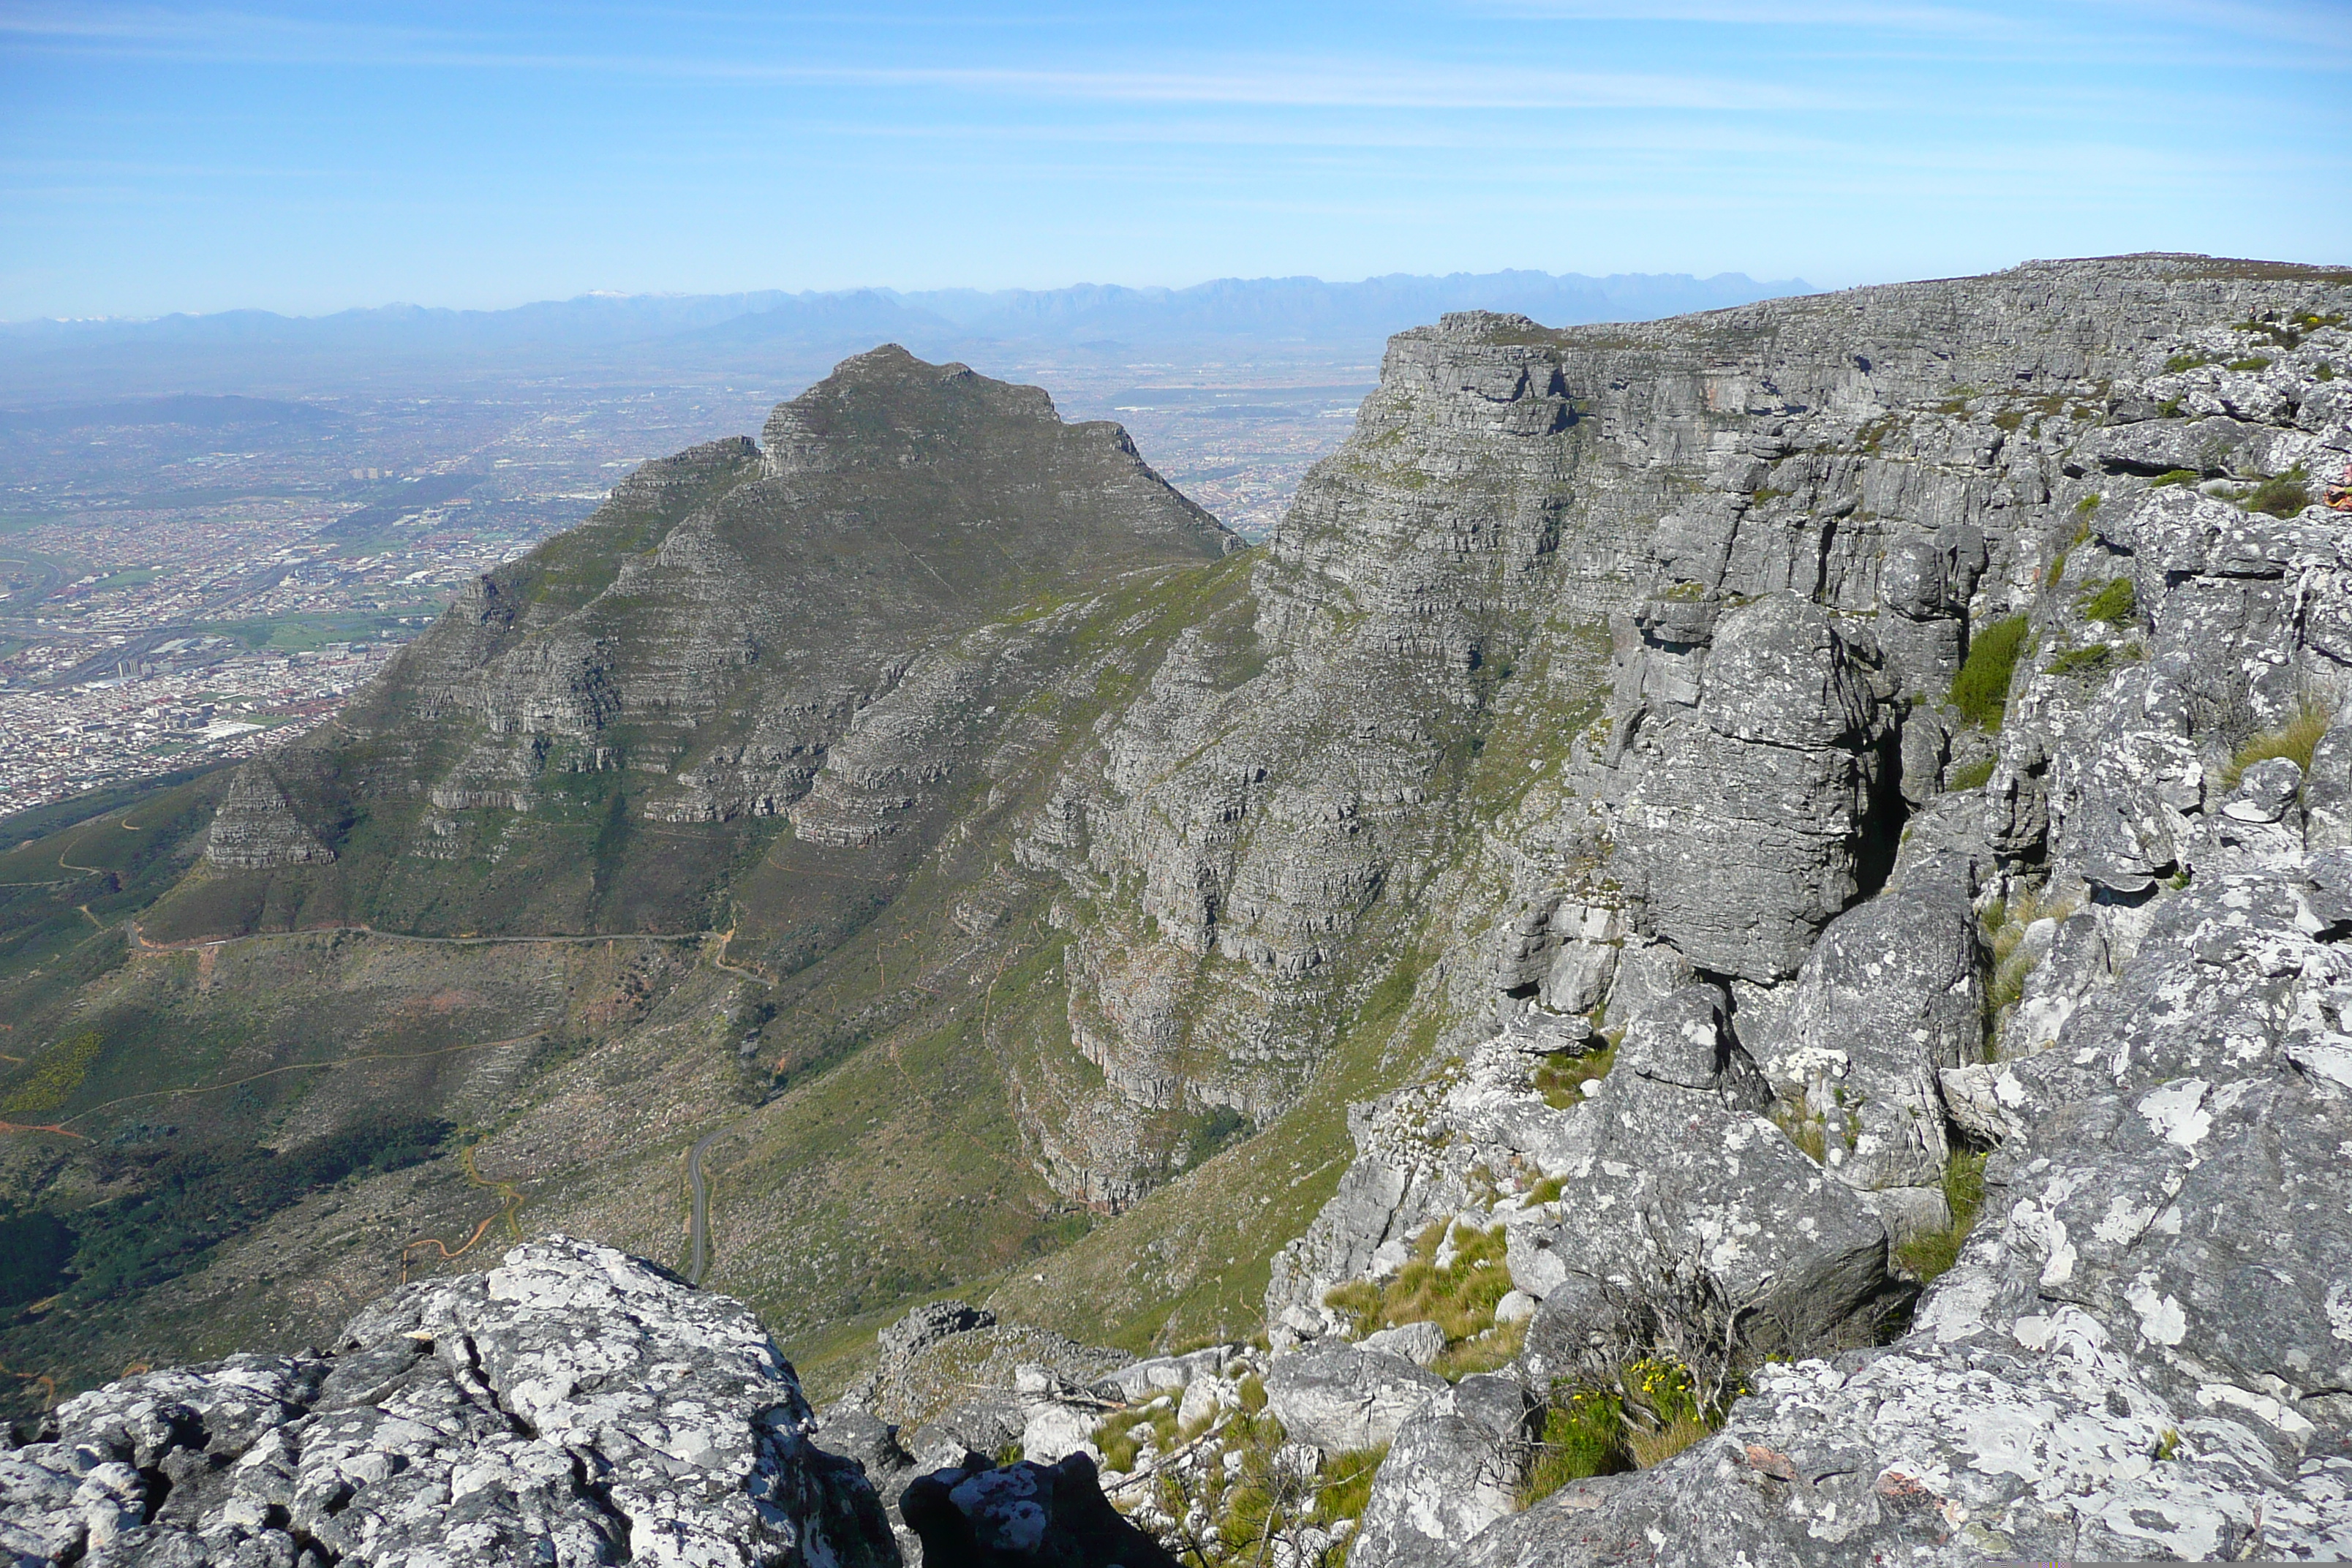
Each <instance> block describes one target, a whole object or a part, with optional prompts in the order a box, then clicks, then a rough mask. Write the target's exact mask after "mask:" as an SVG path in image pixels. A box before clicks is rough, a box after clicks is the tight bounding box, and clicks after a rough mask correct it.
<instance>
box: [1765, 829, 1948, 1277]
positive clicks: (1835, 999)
mask: <svg viewBox="0 0 2352 1568" xmlns="http://www.w3.org/2000/svg"><path fill="white" fill-rule="evenodd" d="M1974 891H1975V889H1974V888H1973V886H1972V885H1971V882H1970V879H1969V874H1968V868H1967V865H1966V863H1965V862H1964V861H1958V858H1956V857H1955V858H1945V859H1942V860H1938V861H1936V862H1933V863H1931V864H1929V865H1927V866H1924V867H1919V866H1915V867H1914V868H1911V872H1910V875H1908V876H1907V877H1906V878H1905V879H1903V880H1902V882H1901V883H1900V884H1899V885H1897V886H1895V887H1892V888H1890V889H1888V890H1887V891H1885V892H1884V893H1881V894H1880V895H1879V896H1878V897H1877V898H1874V899H1872V900H1869V901H1868V902H1866V903H1863V904H1860V905H1857V906H1855V907H1854V908H1853V909H1851V910H1847V911H1846V912H1845V913H1844V914H1843V915H1841V916H1839V917H1838V918H1837V919H1836V920H1835V921H1832V922H1831V923H1830V926H1829V928H1828V929H1827V930H1826V931H1823V932H1822V937H1821V940H1820V941H1819V942H1816V943H1814V944H1813V950H1812V952H1810V953H1808V954H1807V955H1806V957H1805V962H1804V965H1803V967H1802V968H1801V969H1800V970H1799V971H1798V973H1797V978H1796V982H1795V984H1794V985H1793V986H1792V987H1791V991H1792V994H1791V996H1790V1000H1789V1004H1788V1008H1787V1011H1786V1012H1785V1013H1784V1014H1783V1015H1782V1016H1781V1018H1780V1026H1779V1028H1778V1030H1777V1031H1775V1032H1774V1033H1775V1035H1776V1036H1777V1038H1776V1040H1775V1042H1774V1044H1773V1046H1772V1047H1770V1048H1769V1049H1766V1050H1764V1051H1763V1052H1762V1053H1761V1060H1760V1064H1759V1065H1760V1066H1761V1067H1762V1068H1763V1069H1764V1072H1765V1074H1766V1076H1767V1077H1769V1078H1770V1079H1773V1080H1774V1082H1775V1084H1776V1086H1777V1087H1779V1088H1780V1090H1781V1092H1782V1093H1783V1094H1784V1095H1785V1096H1787V1097H1788V1098H1790V1100H1794V1101H1795V1102H1797V1103H1798V1104H1800V1105H1801V1107H1802V1108H1803V1110H1804V1113H1805V1114H1806V1115H1808V1116H1809V1117H1811V1119H1812V1120H1813V1121H1815V1123H1816V1124H1817V1125H1818V1126H1819V1127H1820V1129H1821V1131H1822V1145H1823V1149H1824V1152H1825V1154H1826V1157H1827V1160H1828V1163H1829V1166H1830V1169H1831V1170H1832V1171H1833V1172H1835V1173H1836V1174H1837V1176H1838V1179H1839V1180H1841V1181H1843V1182H1844V1183H1845V1184H1847V1185H1849V1186H1852V1187H1853V1188H1855V1189H1857V1190H1858V1191H1860V1192H1862V1193H1864V1194H1870V1196H1871V1201H1872V1203H1873V1205H1874V1207H1876V1208H1877V1210H1878V1212H1879V1213H1880V1215H1882V1216H1883V1217H1885V1219H1886V1220H1887V1222H1888V1225H1889V1227H1890V1228H1891V1229H1893V1230H1895V1231H1896V1232H1897V1233H1898V1234H1903V1235H1907V1234H1910V1233H1912V1232H1916V1231H1924V1230H1939V1229H1941V1228H1942V1227H1943V1226H1945V1225H1947V1224H1948V1223H1949V1220H1950V1215H1949V1214H1948V1212H1947V1209H1946V1205H1945V1199H1944V1195H1943V1193H1942V1191H1941V1184H1942V1181H1943V1173H1944V1168H1945V1166H1946V1165H1947V1164H1948V1163H1949V1162H1950V1159H1951V1142H1950V1140H1949V1138H1948V1136H1947V1135H1946V1132H1945V1125H1944V1105H1943V1100H1942V1095H1941V1092H1940V1089H1939V1086H1938V1083H1937V1073H1938V1072H1939V1071H1940V1070H1941V1069H1943V1068H1958V1067H1961V1066H1963V1065H1965V1064H1967V1063H1969V1062H1972V1061H1975V1060H1976V1059H1978V1058H1979V1056H1980V1054H1981V1053H1982V1051H1983V1048H1984V1038H1985V976H1986V972H1987V969H1988V967H1989V964H1988V955H1987V953H1986V952H1985V948H1984V942H1983V939H1982V937H1981V936H1980V935H1979V931H1978V924H1977V913H1976V909H1975V907H1974V901H1973V895H1974ZM1758 1033H1760V1031H1759V1032H1758Z"/></svg>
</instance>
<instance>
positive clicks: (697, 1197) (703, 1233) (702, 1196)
mask: <svg viewBox="0 0 2352 1568" xmlns="http://www.w3.org/2000/svg"><path fill="white" fill-rule="evenodd" d="M732 1131H735V1129H734V1128H732V1127H722V1128H720V1129H719V1131H716V1132H706V1133H704V1134H703V1135H702V1137H701V1139H700V1140H699V1141H698V1142H696V1144H695V1145H694V1147H693V1148H692V1149H691V1150H690V1151H688V1153H687V1156H686V1179H687V1183H688V1185H690V1186H691V1187H693V1189H694V1217H693V1230H694V1261H692V1262H691V1263H689V1264H688V1265H687V1266H686V1278H687V1282H688V1283H689V1284H692V1285H697V1286H698V1285H700V1284H701V1283H702V1268H703V1261H704V1258H705V1257H706V1255H707V1248H706V1247H705V1241H706V1238H707V1237H709V1234H710V1189H709V1186H708V1185H707V1184H705V1183H704V1182H703V1179H702V1152H703V1151H704V1150H705V1149H708V1148H709V1147H710V1146H711V1145H712V1144H713V1143H716V1142H719V1140H720V1139H721V1138H724V1137H726V1136H727V1134H729V1133H730V1132H732Z"/></svg>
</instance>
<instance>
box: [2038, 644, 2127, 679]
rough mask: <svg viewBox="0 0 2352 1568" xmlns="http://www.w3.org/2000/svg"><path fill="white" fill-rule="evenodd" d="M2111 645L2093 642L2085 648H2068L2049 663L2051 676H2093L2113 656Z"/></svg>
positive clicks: (2112, 646)
mask: <svg viewBox="0 0 2352 1568" xmlns="http://www.w3.org/2000/svg"><path fill="white" fill-rule="evenodd" d="M2115 651H2116V650H2115V646H2114V645H2113V644H2112V643H2103V642H2095V643H2093V644H2091V645H2090V646H2089V647H2076V648H2069V649H2067V650H2066V651H2065V652H2064V653H2062V654H2060V655H2059V656H2058V657H2057V658H2053V659H2052V660H2051V661H2050V668H2049V670H2048V671H2047V673H2049V674H2051V675H2095V674H2097V673H2098V672H2099V671H2100V670H2101V669H2103V668H2105V667H2106V663H2107V660H2108V659H2109V658H2112V657H2113V656H2114V654H2115Z"/></svg>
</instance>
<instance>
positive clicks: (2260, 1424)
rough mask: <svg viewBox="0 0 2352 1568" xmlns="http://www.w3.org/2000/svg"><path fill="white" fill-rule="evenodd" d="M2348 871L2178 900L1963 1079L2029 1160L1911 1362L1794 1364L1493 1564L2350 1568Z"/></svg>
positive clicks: (2265, 877) (1937, 1306)
mask: <svg viewBox="0 0 2352 1568" xmlns="http://www.w3.org/2000/svg"><path fill="white" fill-rule="evenodd" d="M2344 854H2345V852H2344V851H2329V852H2328V853H2326V854H2325V855H2321V856H2316V857H2314V858H2312V859H2311V860H2310V861H2309V862H2306V863H2303V864H2300V865H2298V866H2296V867H2294V868H2267V869H2264V870H2261V871H2257V872H2252V873H2246V874H2241V875H2231V876H2217V877H2215V878H2213V879H2210V881H2209V880H2205V879H2200V881H2199V882H2198V883H2197V884H2196V885H2195V886H2193V887H2192V888H2190V889H2189V890H2187V891H2186V892H2183V893H2180V894H2178V895H2175V896H2172V897H2169V898H2168V899H2166V900H2163V901H2162V906H2161V908H2160V909H2158V910H2157V911H2156V912H2155V914H2154V916H2153V918H2152V919H2150V920H2149V921H2147V923H2146V926H2145V930H2144V931H2142V932H2141V933H2140V935H2139V937H2138V942H2137V951H2136V953H2135V956H2134V958H2133V960H2132V962H2131V963H2130V964H2129V965H2128V966H2127V967H2126V968H2125V969H2124V970H2123V971H2122V972H2121V973H2119V974H2117V975H2116V976H2114V977H2112V980H2111V983H2110V985H2109V988H2108V989H2105V990H2104V991H2100V992H2097V993H2095V994H2093V995H2092V996H2091V997H2090V998H2089V999H2088V1000H2087V1001H2086V1002H2085V1003H2084V1005H2082V1006H2081V1007H2079V1008H2078V1009H2077V1010H2076V1011H2075V1012H2074V1014H2073V1016H2071V1017H2070V1018H2069V1019H2068V1021H2067V1022H2066V1024H2065V1025H2064V1026H2063V1028H2062V1029H2061V1031H2060V1032H2059V1034H2058V1037H2057V1039H2056V1041H2055V1043H2054V1044H2053V1046H2052V1047H2050V1048H2048V1049H2046V1050H2043V1051H2042V1052H2040V1053H2038V1054H2036V1055H2033V1056H2030V1057H2027V1058H2021V1059H2019V1060H2015V1061H2011V1062H2005V1063H2002V1064H1999V1065H1998V1067H1996V1068H1983V1069H1973V1068H1971V1069H1958V1070H1959V1071H1961V1072H1968V1073H1973V1072H1977V1071H1979V1070H1981V1071H1982V1072H1983V1073H1984V1074H1986V1075H1988V1077H1989V1079H1990V1082H1989V1084H1988V1085H1987V1087H1986V1089H1985V1090H1984V1091H1983V1092H1984V1097H1985V1098H1986V1099H1989V1100H1990V1101H1991V1102H1992V1104H1993V1105H1994V1106H1995V1107H1997V1110H1996V1111H1995V1112H1994V1113H1993V1114H1992V1115H1990V1116H1988V1117H1987V1118H1986V1121H1988V1122H1989V1123H1990V1131H1992V1132H1993V1133H1994V1134H1995V1135H1996V1136H2000V1137H2002V1138H2004V1139H2005V1140H2006V1142H2004V1143H2003V1145H2002V1147H2001V1149H2000V1152H1999V1153H1998V1154H1997V1155H1996V1156H1995V1158H1994V1160H1993V1162H1992V1164H1991V1166H1990V1169H1989V1171H1988V1173H1987V1175H1988V1182H1989V1184H1990V1192H1991V1195H1990V1197H1989V1199H1988V1205H1987V1206H1988V1215H1987V1218H1986V1219H1985V1221H1984V1222H1983V1223H1982V1224H1981V1225H1980V1226H1979V1228H1978V1230H1977V1232H1976V1234H1975V1236H1974V1237H1972V1239H1971V1240H1970V1241H1969V1245H1968V1247H1967V1249H1966V1251H1965V1252H1964V1253H1963V1254H1962V1257H1961V1258H1960V1262H1959V1265H1958V1267H1957V1268H1954V1269H1953V1270H1952V1271H1951V1272H1950V1273H1948V1274H1947V1275H1945V1276H1944V1277H1943V1278H1942V1279H1939V1280H1938V1281H1937V1283H1936V1284H1935V1286H1934V1287H1933V1288H1932V1289H1930V1290H1929V1291H1928V1292H1927V1295H1926V1296H1925V1297H1924V1298H1923V1299H1922V1300H1921V1301H1920V1303H1919V1305H1918V1309H1917V1311H1916V1317H1915V1326H1914V1327H1913V1329H1912V1330H1911V1331H1910V1332H1909V1333H1907V1334H1906V1335H1905V1336H1904V1337H1903V1338H1902V1339H1901V1340H1900V1341H1899V1342H1896V1343H1895V1345H1894V1346H1893V1347H1891V1348H1890V1349H1888V1350H1886V1351H1884V1352H1858V1353H1853V1354H1849V1355H1844V1356H1841V1357H1838V1358H1836V1359H1835V1360H1833V1361H1810V1362H1805V1363H1800V1364H1798V1365H1795V1366H1783V1367H1774V1368H1770V1369H1768V1370H1767V1371H1766V1372H1765V1373H1762V1374H1761V1375H1760V1377H1759V1380H1758V1383H1757V1391H1756V1393H1755V1394H1753V1395H1752V1396H1750V1397H1748V1398H1747V1399H1743V1400H1741V1401H1740V1402H1739V1403H1738V1405H1737V1406H1736V1407H1735V1408H1734V1410H1733V1412H1732V1415H1731V1418H1730V1420H1729V1422H1728V1423H1727V1425H1726V1426H1725V1427H1724V1430H1723V1432H1722V1433H1721V1434H1720V1435H1719V1436H1717V1437H1715V1438H1713V1439H1711V1440H1710V1441H1708V1442H1707V1443H1706V1444H1704V1445H1702V1446H1701V1447H1698V1448H1696V1449H1694V1450H1692V1451H1691V1452H1689V1453H1686V1454H1685V1455H1683V1456H1681V1457H1679V1458H1675V1459H1674V1460H1672V1461H1670V1462H1669V1463H1667V1464H1666V1465H1664V1466H1662V1467H1660V1468H1657V1469H1655V1470H1653V1471H1649V1472H1645V1473H1644V1474H1643V1476H1641V1477H1640V1478H1638V1479H1637V1480H1635V1481H1634V1482H1633V1483H1632V1484H1629V1485H1627V1486H1625V1487H1624V1488H1622V1489H1621V1490H1619V1491H1618V1492H1617V1493H1615V1494H1614V1495H1613V1496H1612V1498H1610V1499H1609V1500H1607V1501H1606V1502H1605V1503H1604V1504H1603V1505H1602V1506H1601V1508H1599V1509H1596V1510H1583V1511H1575V1512H1571V1511H1568V1510H1544V1509H1538V1510H1530V1511H1529V1512H1528V1514H1526V1515H1522V1516H1519V1517H1517V1518H1514V1519H1511V1520H1508V1521H1502V1522H1500V1523H1498V1524H1496V1526H1494V1527H1493V1528H1492V1529H1490V1530H1489V1531H1487V1532H1486V1534H1485V1535H1484V1536H1482V1537H1481V1538H1480V1539H1479V1540H1478V1542H1476V1543H1475V1547H1474V1548H1473V1549H1472V1550H1470V1551H1469V1552H1466V1553H1465V1561H1467V1562H1470V1563H1478V1564H1494V1565H1501V1564H1527V1565H1530V1568H1531V1565H1532V1564H1535V1563H1545V1564H1557V1563H1603V1562H1607V1563H1616V1562H1642V1563H1653V1562H1654V1563H1687V1564H1694V1565H1696V1564H1699V1563H1721V1562H1727V1561H1733V1560H1735V1559H1736V1557H1737V1556H1738V1553H1741V1552H1746V1553H1747V1554H1748V1557H1749V1560H1751V1561H1767V1560H1769V1561H1776V1562H1788V1563H1823V1564H1829V1563H1852V1562H1856V1561H1869V1560H1870V1559H1871V1558H1872V1556H1873V1555H1874V1554H1875V1555H1877V1556H1880V1557H1882V1558H1885V1559H1886V1560H1889V1561H1894V1560H1898V1559H1899V1560H1901V1561H1905V1562H1916V1563H1951V1564H1959V1563H1969V1562H1975V1561H1979V1560H1981V1559H1983V1558H1985V1557H2009V1558H2033V1557H2054V1556H2059V1555H2076V1556H2083V1555H2092V1554H2095V1555H2097V1556H2100V1557H2103V1558H2111V1559H2144V1558H2150V1557H2162V1558H2187V1559H2231V1560H2234V1559H2242V1558H2249V1557H2251V1558H2261V1559H2273V1560H2277V1559H2284V1560H2296V1561H2305V1560H2327V1561H2333V1560H2336V1559H2338V1558H2341V1557H2343V1556H2345V1555H2346V1554H2347V1552H2352V1402H2347V1395H2346V1394H2345V1393H2344V1390H2345V1389H2346V1388H2347V1387H2352V1162H2347V1159H2346V1157H2345V1151H2346V1150H2347V1148H2352V1037H2347V1035H2345V1034H2344V1033H2342V1032H2341V1030H2340V1028H2339V1025H2340V1023H2341V1019H2340V1017H2339V1016H2338V1009H2339V1008H2340V1007H2341V1006H2342V1005H2345V1004H2346V1003H2347V1000H2352V956H2347V950H2346V949H2345V947H2343V946H2342V945H2341V944H2342V942H2343V941H2344V939H2345V937H2346V936H2347V931H2352V927H2347V924H2346V923H2345V922H2344V921H2343V920H2342V918H2341V915H2340V913H2339V912H2338V911H2339V909H2340V906H2339V905H2338V904H2337V903H2336V900H2335V899H2334V898H2333V897H2332V896H2331V894H2330V891H2329V889H2331V888H2333V887H2336V886H2338V885H2340V884H2341V882H2342V881H2343V879H2344V878H2345V876H2346V872H2345V870H2344V868H2343V867H2342V866H2341V865H2340V864H2338V858H2339V857H2341V856H2342V855H2344ZM2315 906H2316V907H2317V909H2325V910H2328V911H2329V913H2328V914H2326V915H2321V914H2319V913H2317V912H2316V909H2315ZM1946 1081H1947V1082H1948V1083H1949V1082H1951V1081H1952V1078H1951V1077H1950V1076H1948V1077H1947V1079H1946ZM1963 1081H1966V1080H1963Z"/></svg>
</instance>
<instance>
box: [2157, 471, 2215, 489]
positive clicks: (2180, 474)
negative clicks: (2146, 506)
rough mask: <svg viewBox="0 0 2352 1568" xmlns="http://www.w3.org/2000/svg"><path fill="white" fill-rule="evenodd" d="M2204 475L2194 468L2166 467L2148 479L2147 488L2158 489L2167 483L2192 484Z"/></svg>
mask: <svg viewBox="0 0 2352 1568" xmlns="http://www.w3.org/2000/svg"><path fill="white" fill-rule="evenodd" d="M2204 477H2205V476H2204V475H2202V474H2200V473H2199V472H2198V471H2197V470H2196V469H2194V468H2167V469H2165V470H2164V472H2162V473H2160V474H2158V475H2157V476H2156V478H2154V479H2150V480H2149V481H2148V486H2147V488H2148V489H2152V490H2160V489H2164V487H2165V486H2167V485H2193V484H2195V483H2196V482H2197V481H2198V480H2200V479H2203V478H2204Z"/></svg>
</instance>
